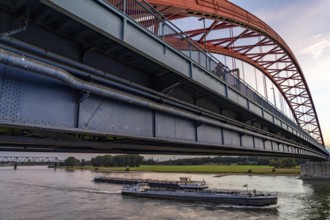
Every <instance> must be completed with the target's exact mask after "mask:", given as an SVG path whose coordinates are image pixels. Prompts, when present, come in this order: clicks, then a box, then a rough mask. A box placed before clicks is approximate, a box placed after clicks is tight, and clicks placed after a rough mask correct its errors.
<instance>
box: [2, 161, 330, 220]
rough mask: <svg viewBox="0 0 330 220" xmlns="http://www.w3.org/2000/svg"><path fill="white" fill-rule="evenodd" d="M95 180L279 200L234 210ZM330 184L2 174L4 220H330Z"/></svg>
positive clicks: (36, 170)
mask: <svg viewBox="0 0 330 220" xmlns="http://www.w3.org/2000/svg"><path fill="white" fill-rule="evenodd" d="M96 175H112V176H120V177H135V178H138V177H141V178H154V179H164V180H165V179H169V180H177V179H178V178H179V177H180V176H191V177H192V178H193V180H202V179H205V180H206V181H207V182H208V183H209V185H210V187H211V188H218V189H229V190H246V188H243V187H242V186H243V185H244V184H248V189H249V190H253V189H256V190H257V191H267V192H272V193H277V194H278V205H276V206H273V207H268V208H248V207H230V206H223V205H214V204H202V203H198V202H180V201H170V200H158V199H149V198H136V197H130V196H122V195H121V194H120V190H121V186H120V185H112V184H106V183H103V184H101V183H99V184H97V183H94V182H92V179H93V178H94V176H96ZM329 183H330V182H326V181H303V180H301V179H298V178H297V176H248V175H228V176H222V177H215V176H214V175H212V174H171V173H147V172H143V173H133V172H130V173H112V174H100V173H95V172H91V171H79V170H78V171H71V172H69V171H65V170H63V169H56V170H54V169H49V168H47V167H45V166H34V167H22V166H21V167H18V169H17V170H14V169H13V167H2V168H0V220H10V219H22V220H23V219H24V220H28V219H38V220H39V219H47V220H52V219H131V220H135V219H136V220H141V219H168V220H170V219H173V220H174V219H253V220H255V219H267V220H269V219H290V220H291V219H330V184H329Z"/></svg>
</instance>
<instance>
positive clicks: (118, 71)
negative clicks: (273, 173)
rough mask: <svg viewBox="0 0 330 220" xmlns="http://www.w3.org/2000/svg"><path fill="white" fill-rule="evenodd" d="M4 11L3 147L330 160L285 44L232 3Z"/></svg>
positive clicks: (0, 39)
mask: <svg viewBox="0 0 330 220" xmlns="http://www.w3.org/2000/svg"><path fill="white" fill-rule="evenodd" d="M0 17H1V19H0V89H1V90H0V91H1V92H0V103H1V109H0V150H4V151H51V152H54V151H58V152H113V153H124V152H128V153H153V154H162V153H167V154H198V155H202V154H204V155H219V154H229V155H233V154H234V155H249V154H253V155H271V156H293V157H303V158H310V159H314V160H326V159H328V157H329V153H328V151H327V150H326V149H325V147H324V141H323V136H322V132H321V128H320V124H319V120H318V117H317V113H316V108H315V106H314V103H313V99H312V96H311V93H310V91H309V88H308V85H307V82H306V79H305V77H304V75H303V71H302V69H301V67H300V66H299V63H298V61H297V59H296V58H295V56H294V54H293V53H292V51H291V50H290V48H289V46H288V45H287V44H286V43H285V42H284V41H283V39H282V38H281V37H280V36H279V35H278V34H277V33H276V32H275V31H274V30H272V29H271V28H270V27H269V26H268V25H267V24H265V23H264V22H263V21H261V20H260V19H258V18H257V17H255V16H254V15H253V14H251V13H249V12H247V11H245V10H243V9H241V8H239V7H237V6H235V5H234V4H232V3H230V2H228V1H225V0H198V1H193V0H191V1H184V0H177V1H171V0H148V1H144V0H81V1H67V0H3V1H1V2H0ZM189 19H195V20H189ZM180 21H186V22H180ZM187 21H188V22H189V21H194V22H195V21H199V22H200V23H201V24H203V26H202V27H200V26H198V25H196V26H194V25H187ZM188 26H189V27H188ZM183 30H184V31H183ZM220 56H221V57H220ZM221 59H222V61H220V60H221ZM228 59H231V60H232V63H231V64H230V65H229V64H228V62H227V60H228ZM236 60H238V61H240V62H242V64H241V67H238V65H237V62H236ZM246 64H248V65H249V68H247V67H246ZM244 67H245V68H244ZM250 67H252V69H251V68H250ZM251 71H252V72H256V71H259V72H260V73H262V74H263V76H264V78H263V79H264V81H262V82H260V80H257V78H255V81H256V83H258V81H259V84H260V83H261V84H263V85H262V86H261V87H260V86H259V87H260V89H259V90H258V88H257V89H255V88H253V86H252V85H250V84H249V83H247V82H246V81H245V80H244V78H245V77H244V76H245V75H248V74H250V75H251V74H252V73H251ZM266 80H268V81H266ZM269 83H271V87H269V86H268V87H267V85H269ZM257 87H258V86H257ZM261 91H263V93H264V94H263V95H262V94H261V93H262V92H261ZM269 91H272V92H273V98H274V99H273V102H272V101H270V100H269V99H268V92H269ZM275 91H276V93H275ZM276 94H277V95H276ZM276 101H277V102H278V104H280V105H277V103H276ZM285 109H287V111H286V110H285Z"/></svg>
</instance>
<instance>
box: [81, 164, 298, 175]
mask: <svg viewBox="0 0 330 220" xmlns="http://www.w3.org/2000/svg"><path fill="white" fill-rule="evenodd" d="M75 169H81V167H75ZM83 169H87V170H97V171H104V172H111V171H125V169H126V168H125V167H98V168H95V167H92V166H85V167H83ZM129 171H146V172H175V173H176V172H177V173H219V174H221V173H223V174H273V175H276V174H297V175H298V174H300V167H294V168H276V169H275V172H273V167H270V166H261V165H191V166H167V165H143V166H140V167H130V168H129Z"/></svg>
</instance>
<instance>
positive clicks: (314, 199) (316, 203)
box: [303, 180, 330, 219]
mask: <svg viewBox="0 0 330 220" xmlns="http://www.w3.org/2000/svg"><path fill="white" fill-rule="evenodd" d="M303 185H304V187H306V188H310V189H311V190H312V191H313V192H312V193H310V194H307V195H306V197H304V198H303V201H304V207H305V212H306V217H307V218H308V219H330V181H326V180H303Z"/></svg>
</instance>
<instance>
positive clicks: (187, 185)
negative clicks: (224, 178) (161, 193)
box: [94, 176, 208, 189]
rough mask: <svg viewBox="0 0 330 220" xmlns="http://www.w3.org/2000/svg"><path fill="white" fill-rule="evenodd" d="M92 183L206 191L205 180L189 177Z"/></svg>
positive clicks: (98, 179) (105, 179) (113, 179)
mask: <svg viewBox="0 0 330 220" xmlns="http://www.w3.org/2000/svg"><path fill="white" fill-rule="evenodd" d="M94 182H97V183H114V184H138V183H148V184H149V186H150V187H161V188H170V189H206V188H208V185H207V184H206V182H205V180H203V181H193V180H191V178H190V177H180V180H179V181H170V180H154V179H135V178H121V177H104V176H98V177H94Z"/></svg>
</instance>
